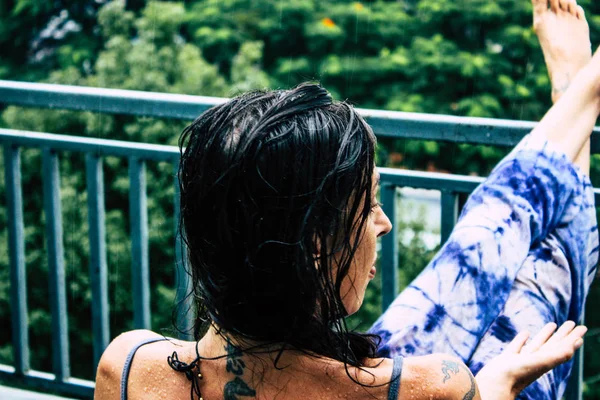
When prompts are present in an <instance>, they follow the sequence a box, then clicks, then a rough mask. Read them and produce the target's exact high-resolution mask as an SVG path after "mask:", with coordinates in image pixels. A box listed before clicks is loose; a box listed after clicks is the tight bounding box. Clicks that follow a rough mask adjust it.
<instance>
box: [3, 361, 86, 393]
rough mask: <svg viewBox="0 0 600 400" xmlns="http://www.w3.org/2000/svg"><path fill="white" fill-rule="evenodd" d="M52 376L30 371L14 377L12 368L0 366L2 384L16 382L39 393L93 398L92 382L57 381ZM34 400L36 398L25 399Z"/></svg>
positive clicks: (75, 380) (75, 379) (69, 379)
mask: <svg viewBox="0 0 600 400" xmlns="http://www.w3.org/2000/svg"><path fill="white" fill-rule="evenodd" d="M55 378H56V377H55V375H54V374H50V373H47V372H42V371H35V370H31V371H29V372H27V374H26V375H25V376H15V372H14V369H13V368H12V367H9V366H6V365H2V364H0V379H2V380H3V382H17V383H20V384H21V385H26V386H27V387H28V388H37V389H39V390H40V391H41V392H61V393H65V394H66V395H68V396H76V397H77V398H85V399H91V398H93V397H94V382H93V381H88V380H85V379H78V378H68V379H65V380H64V381H57V380H56V379H55ZM27 398H28V399H34V398H37V397H35V396H34V397H27Z"/></svg>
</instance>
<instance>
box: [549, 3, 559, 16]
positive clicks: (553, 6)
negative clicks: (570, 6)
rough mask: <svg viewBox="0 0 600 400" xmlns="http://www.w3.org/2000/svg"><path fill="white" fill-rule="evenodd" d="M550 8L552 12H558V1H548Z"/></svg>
mask: <svg viewBox="0 0 600 400" xmlns="http://www.w3.org/2000/svg"><path fill="white" fill-rule="evenodd" d="M550 8H552V11H554V12H555V13H556V12H558V10H560V4H559V1H558V0H550Z"/></svg>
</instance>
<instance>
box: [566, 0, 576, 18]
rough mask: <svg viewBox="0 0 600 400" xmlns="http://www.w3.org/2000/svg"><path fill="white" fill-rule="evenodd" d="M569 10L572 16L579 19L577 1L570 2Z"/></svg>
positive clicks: (571, 0) (570, 0)
mask: <svg viewBox="0 0 600 400" xmlns="http://www.w3.org/2000/svg"><path fill="white" fill-rule="evenodd" d="M568 8H569V12H570V13H571V15H573V16H574V17H577V2H576V1H575V0H569V2H568Z"/></svg>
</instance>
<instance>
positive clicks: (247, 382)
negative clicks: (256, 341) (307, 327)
mask: <svg viewBox="0 0 600 400" xmlns="http://www.w3.org/2000/svg"><path fill="white" fill-rule="evenodd" d="M217 337H218V338H217ZM141 343H148V344H145V345H141V346H139V345H140V344H141ZM138 346H139V348H138V349H137V351H135V349H136V348H137V347H138ZM227 347H228V344H227V342H226V341H225V340H224V339H223V338H222V337H220V336H218V335H215V334H211V333H209V334H207V335H206V336H205V337H204V338H203V339H202V340H201V341H200V342H199V343H198V353H199V354H200V355H202V356H203V358H207V359H203V360H201V361H200V362H199V365H200V373H201V376H202V377H201V378H198V372H197V370H196V369H194V370H193V375H194V379H196V381H197V382H198V384H199V389H200V392H201V394H202V398H203V399H205V400H213V399H225V400H231V399H243V398H245V397H246V398H258V399H277V398H279V399H323V398H340V399H364V398H375V399H386V398H388V396H389V394H390V382H391V381H393V380H394V379H392V376H393V372H394V371H393V370H394V361H393V360H390V359H379V360H369V361H368V362H367V365H368V367H365V368H364V369H363V371H359V370H358V369H356V368H353V367H348V371H346V368H345V366H344V364H343V363H341V362H339V361H335V360H331V359H324V358H317V357H311V356H308V355H306V354H303V353H300V352H295V351H285V352H284V353H283V354H282V356H281V358H280V360H279V361H278V362H277V368H276V367H275V366H274V358H275V356H276V354H277V353H276V352H271V353H266V354H256V355H247V354H243V355H242V354H240V353H238V352H236V351H232V347H231V345H229V349H228V348H227ZM132 351H135V355H134V357H133V358H132V359H130V360H129V361H126V360H127V358H128V355H129V354H131V353H132ZM173 352H176V353H177V359H178V360H179V361H180V362H183V363H186V364H190V363H192V362H193V360H194V359H195V358H196V342H185V341H179V340H171V339H165V338H164V337H162V336H160V335H158V334H156V333H153V332H150V331H141V330H139V331H132V332H128V333H126V334H123V335H121V336H119V337H118V338H117V339H115V341H114V342H113V343H112V344H111V345H110V347H109V348H108V349H107V351H106V352H105V354H104V355H103V358H102V361H101V363H100V366H99V368H98V375H97V390H96V393H95V396H96V398H102V399H107V400H113V399H114V400H120V399H139V398H143V399H144V400H152V399H186V400H187V399H189V398H191V392H192V383H191V381H189V380H188V378H186V375H185V374H182V373H179V372H177V371H175V370H173V369H172V368H171V367H170V366H169V363H168V362H167V357H169V356H172V355H173ZM443 357H445V358H446V359H447V361H451V362H456V360H453V359H452V358H451V357H448V356H443ZM209 358H215V359H209ZM442 361H443V360H441V359H440V356H437V355H431V356H425V357H411V358H410V359H407V362H406V363H402V360H401V359H398V360H396V375H397V374H398V373H399V372H400V371H401V375H400V385H399V396H394V395H393V394H392V398H394V399H395V398H402V399H421V398H422V399H425V398H426V399H431V398H454V397H452V396H453V395H455V394H456V396H455V397H456V398H463V397H464V394H465V393H468V392H469V391H470V385H471V381H470V375H468V374H467V373H466V368H465V372H464V373H463V374H462V375H461V374H457V375H454V374H452V377H453V379H452V380H449V381H447V382H445V383H443V382H442V381H443V378H444V376H445V375H447V371H444V370H443V368H441V366H443V362H442ZM126 364H128V366H127V367H128V368H129V371H128V374H126V375H127V376H124V374H123V369H124V367H125V366H126ZM403 364H405V365H403ZM435 366H437V368H435ZM350 377H353V378H354V379H356V380H357V381H359V382H361V383H363V384H364V385H365V386H361V385H358V384H357V383H356V382H354V381H353V380H352V379H351V378H350ZM123 388H125V390H126V392H125V393H122V390H123ZM392 392H394V388H392ZM442 393H443V397H440V396H442ZM461 393H462V395H461ZM194 398H195V397H194ZM471 398H473V397H471Z"/></svg>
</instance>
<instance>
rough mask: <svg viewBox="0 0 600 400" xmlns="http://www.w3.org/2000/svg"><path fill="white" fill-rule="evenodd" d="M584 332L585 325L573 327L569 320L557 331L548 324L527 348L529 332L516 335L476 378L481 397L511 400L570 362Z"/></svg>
mask: <svg viewBox="0 0 600 400" xmlns="http://www.w3.org/2000/svg"><path fill="white" fill-rule="evenodd" d="M555 331H556V332H555ZM586 332H587V328H586V327H585V326H583V325H580V326H576V325H575V323H574V322H572V321H567V322H565V323H564V324H563V325H562V326H561V327H560V329H558V330H556V324H554V323H550V324H547V325H546V326H544V328H542V330H541V331H540V333H538V334H537V335H536V336H535V337H534V338H533V339H532V340H531V341H530V342H529V343H528V344H527V345H525V342H527V339H528V338H529V333H527V332H521V333H519V334H518V335H517V336H515V338H514V339H513V341H512V342H510V343H509V344H508V346H507V347H506V349H505V350H504V352H502V354H500V355H499V356H497V357H495V358H493V359H492V360H491V361H490V362H489V363H487V364H486V365H485V367H483V368H482V369H481V371H479V373H478V374H477V376H476V377H475V379H476V380H477V385H478V386H479V390H480V392H481V398H482V399H483V400H490V399H494V398H497V399H514V398H515V397H516V396H517V395H518V394H519V393H520V392H521V391H522V390H523V389H525V388H526V387H527V386H528V385H529V384H530V383H532V382H534V381H535V380H536V379H537V378H539V377H540V376H542V375H543V374H545V373H546V372H548V371H550V370H551V369H553V368H554V367H556V366H558V365H560V364H562V363H565V362H567V361H569V360H570V359H571V358H572V357H573V355H574V354H575V351H576V350H577V349H578V348H580V347H581V345H582V344H583V335H585V333H586Z"/></svg>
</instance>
